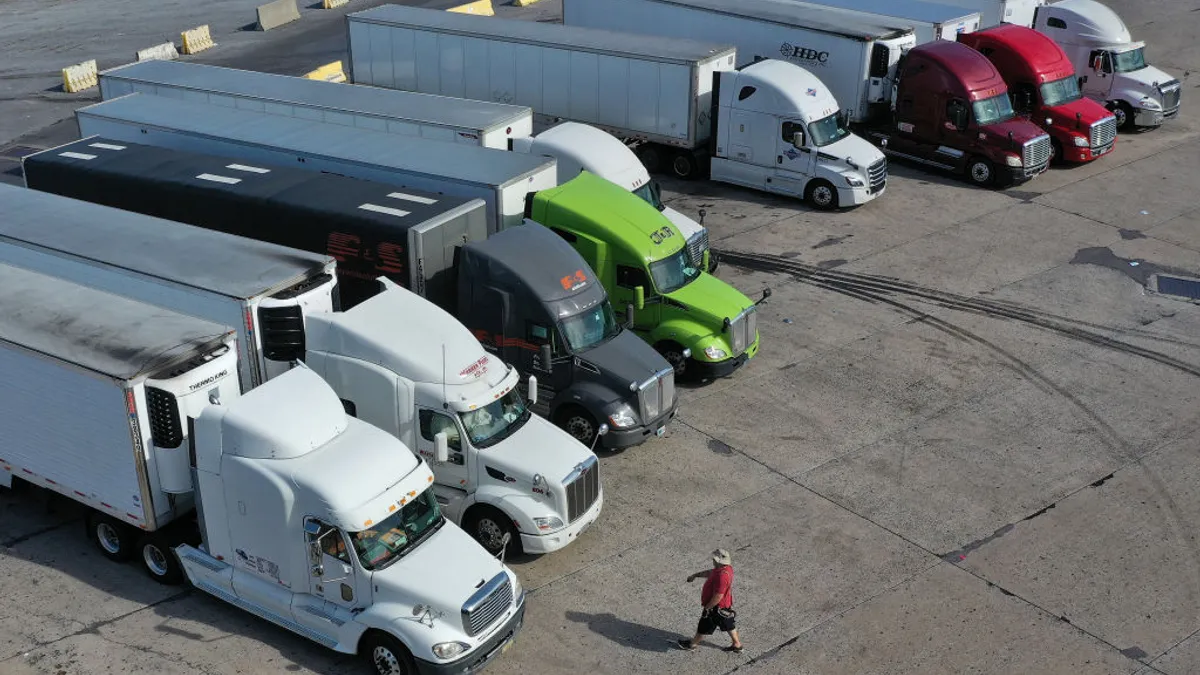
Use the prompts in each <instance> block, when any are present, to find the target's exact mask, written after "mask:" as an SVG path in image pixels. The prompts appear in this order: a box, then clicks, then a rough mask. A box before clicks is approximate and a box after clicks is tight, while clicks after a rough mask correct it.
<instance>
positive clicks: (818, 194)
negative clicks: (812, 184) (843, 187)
mask: <svg viewBox="0 0 1200 675" xmlns="http://www.w3.org/2000/svg"><path fill="white" fill-rule="evenodd" d="M813 202H814V203H815V204H816V205H817V206H821V207H825V206H829V205H830V204H832V203H833V190H831V189H830V188H829V186H828V185H818V186H817V187H816V188H814V189H813Z"/></svg>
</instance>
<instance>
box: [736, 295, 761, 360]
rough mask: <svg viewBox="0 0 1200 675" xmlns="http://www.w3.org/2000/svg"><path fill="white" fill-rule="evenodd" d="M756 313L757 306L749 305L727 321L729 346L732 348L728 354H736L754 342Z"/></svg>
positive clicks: (756, 329) (756, 321)
mask: <svg viewBox="0 0 1200 675" xmlns="http://www.w3.org/2000/svg"><path fill="white" fill-rule="evenodd" d="M757 315H758V312H757V308H755V307H750V308H748V309H746V310H745V311H744V312H742V313H741V314H739V315H737V317H736V318H734V319H733V320H732V321H730V322H729V346H730V347H731V348H732V349H733V353H732V354H730V356H738V355H740V354H741V353H742V352H744V351H746V350H747V349H749V348H750V345H752V344H754V336H755V335H757V331H758V316H757Z"/></svg>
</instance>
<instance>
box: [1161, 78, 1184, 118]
mask: <svg viewBox="0 0 1200 675" xmlns="http://www.w3.org/2000/svg"><path fill="white" fill-rule="evenodd" d="M1159 91H1161V92H1162V97H1163V117H1174V116H1175V113H1177V112H1179V97H1180V95H1181V94H1182V93H1183V85H1182V84H1180V83H1179V81H1178V80H1171V81H1170V82H1168V83H1166V84H1164V85H1163V86H1162V87H1160V88H1159Z"/></svg>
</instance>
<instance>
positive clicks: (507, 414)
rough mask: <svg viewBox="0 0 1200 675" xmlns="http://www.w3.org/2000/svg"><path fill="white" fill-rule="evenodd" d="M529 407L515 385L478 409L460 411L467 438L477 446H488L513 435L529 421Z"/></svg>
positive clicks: (459, 416) (459, 415)
mask: <svg viewBox="0 0 1200 675" xmlns="http://www.w3.org/2000/svg"><path fill="white" fill-rule="evenodd" d="M529 414H530V413H529V408H526V407H525V399H523V398H521V394H520V392H518V391H517V389H516V387H513V389H512V390H510V391H509V392H508V393H507V394H505V395H504V396H502V397H500V399H499V400H496V401H492V402H491V403H489V404H487V405H485V406H484V407H482V408H479V409H477V410H471V411H469V412H464V413H459V414H458V418H459V419H460V420H462V425H463V429H466V431H467V438H470V439H471V444H472V445H474V446H475V447H477V448H486V447H489V446H492V445H495V444H497V443H499V442H500V441H502V440H504V439H506V438H508V437H509V436H512V435H513V434H514V433H516V431H517V429H520V428H521V427H522V426H524V425H525V423H526V422H528V421H529Z"/></svg>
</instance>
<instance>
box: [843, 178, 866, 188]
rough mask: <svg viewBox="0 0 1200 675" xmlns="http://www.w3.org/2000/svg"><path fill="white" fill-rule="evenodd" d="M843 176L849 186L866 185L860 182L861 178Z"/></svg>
mask: <svg viewBox="0 0 1200 675" xmlns="http://www.w3.org/2000/svg"><path fill="white" fill-rule="evenodd" d="M843 178H845V179H846V185H849V186H850V187H862V186H864V185H866V183H864V182H862V179H861V178H855V177H854V176H843Z"/></svg>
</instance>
